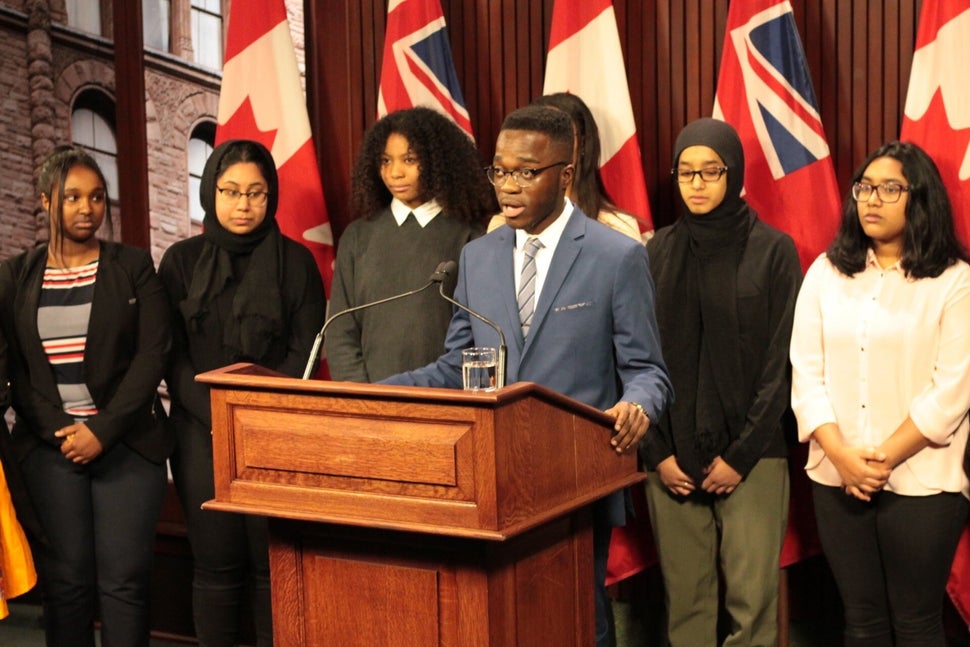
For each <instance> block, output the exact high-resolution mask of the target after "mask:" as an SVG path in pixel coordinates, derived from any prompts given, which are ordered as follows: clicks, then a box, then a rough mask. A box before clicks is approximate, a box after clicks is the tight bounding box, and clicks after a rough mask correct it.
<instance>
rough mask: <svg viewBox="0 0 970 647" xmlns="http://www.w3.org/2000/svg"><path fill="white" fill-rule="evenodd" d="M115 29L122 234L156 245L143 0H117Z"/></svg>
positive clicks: (130, 241) (145, 245)
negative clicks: (150, 183)
mask: <svg viewBox="0 0 970 647" xmlns="http://www.w3.org/2000/svg"><path fill="white" fill-rule="evenodd" d="M114 33H115V50H114V59H115V94H116V99H117V112H116V114H117V115H118V118H117V120H116V123H115V130H116V136H117V142H118V184H119V186H118V195H119V196H120V202H121V215H122V224H121V240H122V241H123V242H126V243H128V244H130V245H135V246H137V247H142V248H144V249H148V248H149V247H150V246H151V226H150V224H149V206H148V133H147V131H146V129H145V122H146V111H145V57H144V45H143V42H142V11H141V3H140V2H116V3H114Z"/></svg>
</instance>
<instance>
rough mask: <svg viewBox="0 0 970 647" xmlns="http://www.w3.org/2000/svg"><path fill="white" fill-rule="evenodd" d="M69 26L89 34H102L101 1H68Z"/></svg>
mask: <svg viewBox="0 0 970 647" xmlns="http://www.w3.org/2000/svg"><path fill="white" fill-rule="evenodd" d="M66 4H67V7H66V8H67V24H68V25H70V26H71V27H74V28H75V29H80V30H81V31H86V32H88V33H89V34H97V35H98V36H101V35H103V34H102V33H101V0H67V3H66Z"/></svg>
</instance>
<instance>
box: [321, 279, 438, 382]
mask: <svg viewBox="0 0 970 647" xmlns="http://www.w3.org/2000/svg"><path fill="white" fill-rule="evenodd" d="M438 282H440V280H439V281H436V280H434V279H432V280H429V281H428V282H427V283H425V284H424V285H422V286H421V287H420V288H418V289H417V290H411V291H410V292H405V293H404V294H395V295H394V296H391V297H387V298H384V299H380V300H379V301H372V302H371V303H363V304H361V305H359V306H354V307H353V308H347V309H346V310H341V311H340V312H338V313H337V314H335V315H332V316H330V317H329V318H328V319H327V320H326V321H325V322H323V327H322V328H320V332H318V333H317V336H316V338H315V339H314V340H313V348H311V349H310V359H309V360H307V363H306V368H305V369H303V379H304V380H309V379H310V376H311V375H313V368H314V364H316V363H317V359H319V357H320V346H322V345H323V336H324V334H325V333H326V332H327V328H328V327H329V326H330V324H331V323H333V320H334V319H336V318H338V317H341V316H343V315H346V314H350V313H351V312H357V311H358V310H363V309H364V308H370V307H371V306H379V305H381V304H382V303H387V302H388V301H397V300H398V299H403V298H404V297H410V296H414V295H415V294H417V293H418V292H424V291H425V290H427V289H428V288H430V287H431V286H432V285H434V284H435V283H438Z"/></svg>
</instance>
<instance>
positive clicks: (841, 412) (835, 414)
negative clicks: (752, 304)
mask: <svg viewBox="0 0 970 647" xmlns="http://www.w3.org/2000/svg"><path fill="white" fill-rule="evenodd" d="M791 362H792V408H793V410H794V412H795V416H796V418H797V419H798V435H799V439H800V440H801V441H803V442H805V441H811V445H810V447H809V455H808V463H807V465H806V466H805V468H806V470H807V471H808V475H809V477H810V478H811V479H812V480H814V481H816V482H818V483H822V484H824V485H831V486H840V485H841V484H842V481H841V479H840V477H839V474H838V471H837V470H836V469H835V466H834V465H833V464H832V463H831V461H829V459H828V458H826V456H825V453H824V452H823V451H822V448H821V447H820V446H819V444H818V443H817V442H816V441H815V439H814V438H813V436H812V434H813V432H814V431H815V430H816V429H818V428H819V427H820V426H821V425H823V424H825V423H835V424H837V425H838V427H839V431H840V432H841V434H842V439H843V441H844V442H845V444H846V445H847V446H851V447H877V446H879V444H880V443H881V442H882V441H883V440H885V439H886V438H888V437H889V436H891V435H892V434H893V432H895V431H896V429H897V428H898V427H899V425H900V424H901V423H902V422H903V421H904V420H905V419H906V417H907V416H909V417H911V418H912V419H913V422H914V423H915V424H916V426H917V428H918V429H919V430H920V432H921V433H922V434H923V435H924V436H925V437H926V438H927V439H928V440H929V441H930V443H931V444H930V446H928V447H926V448H925V449H923V450H921V451H919V452H917V453H916V454H914V455H913V456H911V457H910V458H909V459H907V460H906V461H905V462H903V463H901V464H900V465H898V466H897V467H896V468H895V469H894V470H893V471H892V474H891V476H890V477H889V483H888V484H887V485H886V487H885V489H886V490H888V491H891V492H895V493H897V494H904V495H911V496H923V495H929V494H937V493H939V492H962V493H963V495H964V496H968V497H970V481H968V479H967V476H966V474H964V472H963V468H962V459H963V452H964V448H965V447H966V443H967V434H968V429H970V424H968V421H967V410H968V408H970V266H968V265H967V264H966V263H964V262H962V261H961V262H958V263H956V264H954V265H952V266H950V267H949V268H947V269H946V271H944V272H943V273H942V274H941V275H940V276H938V277H936V278H933V279H919V280H914V279H911V278H907V277H906V276H905V274H904V273H903V271H902V269H901V268H900V266H899V264H898V263H897V264H895V265H893V266H891V267H888V268H885V269H883V268H881V267H880V266H879V265H878V263H877V262H876V259H875V255H874V254H873V253H872V251H871V250H870V252H869V257H868V259H867V264H866V267H865V269H864V270H863V271H861V272H859V273H858V274H856V275H855V276H853V277H847V276H845V275H843V274H841V273H840V272H839V271H838V270H837V269H836V268H835V266H833V265H832V264H831V263H830V262H829V261H828V259H827V258H826V257H825V255H824V254H823V255H822V256H820V257H819V258H817V259H816V260H815V262H814V263H813V264H812V266H811V267H810V268H809V270H808V273H807V274H806V275H805V281H804V283H803V284H802V289H801V292H800V293H799V295H798V302H797V304H796V306H795V325H794V330H793V331H792V339H791Z"/></svg>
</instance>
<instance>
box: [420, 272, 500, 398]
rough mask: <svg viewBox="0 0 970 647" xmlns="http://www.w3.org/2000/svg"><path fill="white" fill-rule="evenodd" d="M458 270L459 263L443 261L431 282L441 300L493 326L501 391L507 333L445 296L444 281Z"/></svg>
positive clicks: (492, 322) (496, 373)
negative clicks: (434, 284)
mask: <svg viewBox="0 0 970 647" xmlns="http://www.w3.org/2000/svg"><path fill="white" fill-rule="evenodd" d="M456 269H458V263H456V262H455V261H443V262H441V263H438V267H436V268H435V270H434V274H432V275H431V280H432V281H433V282H434V283H438V294H440V295H441V298H443V299H444V300H445V301H447V302H448V303H450V304H452V305H453V306H455V307H456V308H459V309H461V310H464V311H465V312H467V313H468V314H470V315H471V316H473V317H475V318H476V319H478V320H479V321H481V322H483V323H485V324H487V325H488V326H491V328H492V330H494V331H495V332H497V333H498V339H499V347H498V359H497V360H496V366H495V388H497V389H501V388H502V387H503V386H505V355H506V353H507V351H508V349H507V348H506V346H505V333H503V332H502V328H501V326H499V325H498V324H497V323H495V322H494V321H492V320H491V319H488V318H487V317H485V315H482V314H479V313H477V312H475V311H474V310H472V309H471V308H469V307H468V306H466V305H462V304H461V303H458V302H457V301H455V300H454V299H452V298H451V297H450V296H448V295H447V294H445V284H444V283H443V281H444V280H445V278H447V277H448V276H451V275H452V274H454V273H455V270H456Z"/></svg>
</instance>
